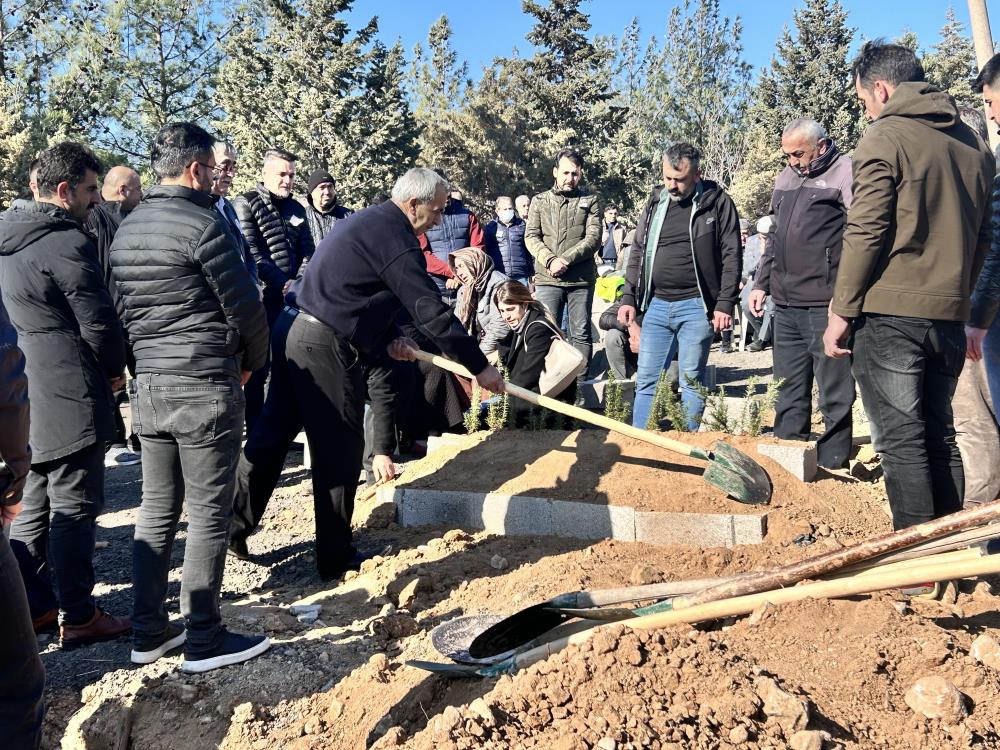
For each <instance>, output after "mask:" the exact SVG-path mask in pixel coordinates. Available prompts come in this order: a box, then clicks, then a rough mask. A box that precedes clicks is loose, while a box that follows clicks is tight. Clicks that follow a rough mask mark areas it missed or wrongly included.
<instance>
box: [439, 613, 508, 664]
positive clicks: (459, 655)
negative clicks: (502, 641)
mask: <svg viewBox="0 0 1000 750" xmlns="http://www.w3.org/2000/svg"><path fill="white" fill-rule="evenodd" d="M503 619H504V618H503V617H501V616H500V615H465V616H463V617H456V618H455V619H453V620H448V621H447V622H443V623H441V624H440V625H438V626H437V627H436V628H434V629H433V630H432V631H431V645H432V646H434V648H435V649H436V650H437V652H438V653H439V654H441V655H442V656H445V657H447V658H449V659H451V660H452V661H455V662H458V663H459V664H472V665H474V666H484V665H486V666H488V665H490V664H496V663H497V662H499V661H503V660H504V659H506V658H507V657H509V656H512V655H513V654H514V652H513V651H505V652H503V653H500V654H495V655H491V656H489V657H488V658H485V659H477V658H475V657H473V656H472V655H471V654H470V653H469V645H470V644H471V643H472V641H473V639H475V638H476V636H478V635H479V634H480V633H482V632H483V631H485V630H486V629H487V628H490V627H492V626H494V625H496V624H497V623H499V622H501V621H502V620H503Z"/></svg>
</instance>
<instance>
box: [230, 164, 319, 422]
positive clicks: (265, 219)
mask: <svg viewBox="0 0 1000 750" xmlns="http://www.w3.org/2000/svg"><path fill="white" fill-rule="evenodd" d="M297 160H298V157H297V156H296V155H295V154H292V153H289V152H288V151H283V150H281V149H270V150H268V151H267V152H265V154H264V166H263V168H262V169H261V175H260V180H261V181H260V182H259V183H257V187H255V188H254V189H253V190H250V191H248V192H246V193H244V194H243V195H241V196H239V197H238V198H236V200H234V201H233V208H235V209H236V215H237V216H238V217H239V219H240V225H241V226H242V228H243V235H244V236H245V237H246V238H247V242H248V243H249V244H250V252H251V253H252V254H253V257H254V260H256V261H257V272H258V275H259V276H260V281H261V283H263V285H264V309H265V310H266V311H267V325H268V329H270V328H272V327H273V326H274V321H276V320H277V319H278V315H279V314H280V313H281V311H282V309H284V306H285V292H287V291H288V287H289V286H290V285H291V283H292V282H293V281H294V280H295V279H296V278H298V277H299V276H300V275H301V274H302V270H303V268H304V267H305V264H306V262H307V261H308V260H309V258H311V257H312V254H313V251H314V250H315V246H314V245H313V240H312V233H311V232H310V231H309V222H308V221H307V220H306V210H305V208H304V207H303V206H302V204H301V203H299V202H298V201H297V200H296V199H295V198H294V197H293V196H292V185H293V183H294V181H295V162H296V161H297ZM268 370H269V365H268V363H267V362H265V363H264V365H263V366H262V367H261V368H260V369H259V370H257V371H256V372H255V373H254V374H253V376H252V377H251V378H250V382H249V383H247V387H246V397H247V409H246V420H247V429H248V430H250V429H253V425H254V422H256V421H257V416H258V415H259V414H260V410H261V408H263V406H264V383H265V382H266V381H267V375H268Z"/></svg>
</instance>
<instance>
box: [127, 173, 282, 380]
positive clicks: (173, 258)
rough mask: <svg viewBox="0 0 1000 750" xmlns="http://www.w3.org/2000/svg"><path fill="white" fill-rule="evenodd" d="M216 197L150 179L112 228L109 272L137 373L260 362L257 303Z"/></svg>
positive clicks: (219, 371)
mask: <svg viewBox="0 0 1000 750" xmlns="http://www.w3.org/2000/svg"><path fill="white" fill-rule="evenodd" d="M214 201H215V199H214V198H213V197H212V196H211V195H209V194H208V193H202V192H199V191H197V190H191V189H190V188H186V187H182V186H180V185H157V186H156V187H153V188H150V189H149V190H148V191H147V192H146V194H145V196H144V197H143V200H142V203H140V204H139V207H138V208H136V209H135V210H134V211H132V213H130V214H129V215H128V217H127V218H126V219H125V221H123V222H122V224H121V226H120V227H119V228H118V234H116V235H115V241H114V243H113V245H112V249H111V273H112V276H113V277H114V280H115V284H116V286H117V287H118V293H119V295H120V296H121V298H122V303H123V306H124V314H123V316H122V322H123V323H124V325H125V330H126V332H127V334H128V338H129V342H130V344H131V345H132V352H133V354H134V355H135V362H136V372H137V373H142V372H156V373H169V374H172V375H187V376H189V377H211V376H214V375H222V376H230V377H237V376H238V375H239V372H240V370H256V369H258V368H259V367H261V366H262V365H263V364H264V359H265V357H266V355H267V347H268V329H267V320H266V318H265V317H264V308H263V306H262V305H261V303H260V296H259V294H258V293H257V287H256V286H255V285H254V283H253V281H251V279H250V275H249V274H248V273H247V272H246V268H244V267H243V260H242V258H241V257H240V252H239V250H238V249H237V248H236V246H235V245H234V244H233V241H232V239H231V238H230V237H229V234H228V233H227V232H226V231H225V229H224V228H223V226H222V224H221V218H220V217H219V214H218V212H217V211H216V210H215V208H214V206H213V204H214ZM238 357H239V358H240V361H239V362H238V361H237V358H238Z"/></svg>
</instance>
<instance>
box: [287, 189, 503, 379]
mask: <svg viewBox="0 0 1000 750" xmlns="http://www.w3.org/2000/svg"><path fill="white" fill-rule="evenodd" d="M292 292H293V294H294V298H295V300H296V304H297V305H298V306H299V308H300V309H301V310H303V311H304V312H307V313H309V314H310V315H312V316H314V317H316V318H318V319H319V320H321V321H322V322H323V323H325V324H326V325H328V326H330V328H332V329H333V330H334V331H336V332H337V333H339V334H340V335H341V336H343V337H344V338H346V339H348V340H349V341H350V342H351V343H352V344H353V345H354V346H355V347H357V348H358V349H360V350H361V351H362V352H366V353H370V352H374V351H376V350H378V349H384V348H385V347H386V346H388V344H389V342H390V341H392V340H393V339H394V338H396V337H397V336H399V335H400V330H399V328H398V326H396V324H395V322H394V320H395V318H396V315H397V313H398V312H399V310H400V308H404V309H405V310H406V312H407V313H409V315H410V317H411V318H412V319H413V320H414V322H415V323H416V324H417V325H418V326H419V327H420V328H421V329H423V330H424V331H425V332H426V333H427V335H428V336H430V338H431V339H432V340H433V341H434V343H436V344H437V345H438V346H439V347H440V348H441V351H442V352H444V354H445V356H447V357H449V358H450V359H454V360H457V361H458V362H460V363H462V364H463V365H465V366H466V367H467V368H468V369H469V370H471V371H472V372H473V373H475V374H478V373H480V372H482V371H483V370H484V369H486V366H487V364H488V363H487V361H486V357H485V355H484V354H483V353H482V352H481V351H480V350H479V345H478V344H477V343H476V341H475V339H473V338H472V337H471V336H469V335H468V334H467V333H466V332H465V331H463V330H462V326H461V324H460V323H459V322H458V318H456V317H455V315H454V313H453V312H452V310H451V308H450V307H448V305H446V304H445V303H444V302H442V301H441V295H440V294H439V293H438V290H437V287H435V286H434V282H433V281H431V278H430V277H429V276H428V275H427V270H426V266H425V265H424V256H423V254H422V253H421V251H420V244H419V242H418V241H417V236H416V235H415V234H414V232H413V227H412V226H411V225H410V222H409V220H408V219H407V218H406V216H405V215H404V214H403V212H402V211H400V210H399V208H398V207H397V206H396V204H395V203H393V202H392V201H386V202H385V203H381V204H379V205H376V206H369V207H368V208H366V209H364V210H362V211H358V212H357V213H355V214H353V215H352V216H349V217H348V218H346V219H343V220H342V221H340V222H338V224H337V231H336V232H331V233H330V234H328V235H327V236H326V238H325V239H324V240H323V242H321V243H320V246H319V247H318V248H317V250H316V253H315V255H314V256H313V258H312V260H311V261H310V263H309V265H308V267H307V268H306V271H305V272H304V273H303V275H302V278H301V279H299V280H298V281H296V282H295V284H294V286H293V287H292Z"/></svg>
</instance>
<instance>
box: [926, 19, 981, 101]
mask: <svg viewBox="0 0 1000 750" xmlns="http://www.w3.org/2000/svg"><path fill="white" fill-rule="evenodd" d="M944 17H945V24H944V26H942V27H941V32H940V33H941V41H939V42H938V43H937V44H935V45H934V47H933V48H932V49H933V52H930V53H929V54H927V55H925V56H924V60H923V65H924V71H925V72H926V73H927V80H928V81H930V82H931V83H933V84H934V85H935V86H937V87H938V88H939V89H941V90H942V91H947V92H948V93H949V94H951V95H952V96H953V97H955V101H957V102H958V103H959V104H966V105H968V106H970V107H976V108H978V107H981V106H982V101H981V100H980V99H979V97H978V96H977V95H976V94H975V93H974V92H973V91H972V89H971V88H970V87H969V83H970V82H971V81H972V80H973V79H974V78H975V77H976V71H977V67H976V49H975V46H974V45H973V43H972V38H971V37H969V36H968V35H967V34H966V30H965V24H963V23H962V22H961V21H959V20H958V19H957V18H955V9H954V8H948V10H947V11H946V12H945V14H944Z"/></svg>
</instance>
